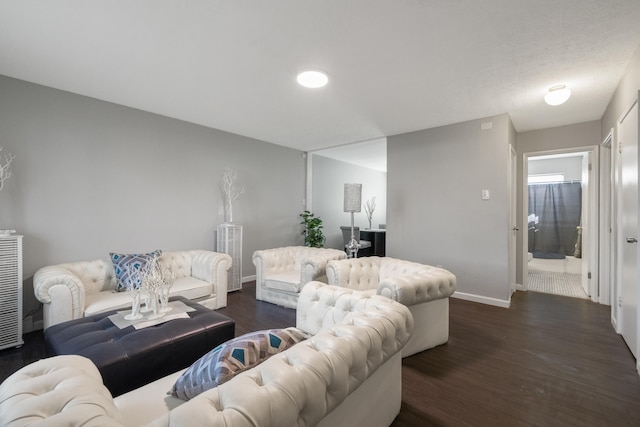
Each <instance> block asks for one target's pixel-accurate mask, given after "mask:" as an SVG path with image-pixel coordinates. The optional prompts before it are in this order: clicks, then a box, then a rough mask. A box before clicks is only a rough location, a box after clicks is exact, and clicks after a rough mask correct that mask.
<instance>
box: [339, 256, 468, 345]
mask: <svg viewBox="0 0 640 427" xmlns="http://www.w3.org/2000/svg"><path fill="white" fill-rule="evenodd" d="M327 278H328V281H329V284H330V285H335V286H342V287H345V288H350V289H354V290H357V291H363V292H367V293H369V294H378V295H382V296H385V297H387V298H391V299H393V300H395V301H398V302H400V303H402V304H404V305H406V306H408V307H409V311H411V314H412V315H413V318H414V321H415V330H414V333H413V336H412V337H411V339H410V340H409V342H408V343H407V345H406V346H405V347H404V349H403V350H402V357H407V356H411V355H412V354H415V353H418V352H420V351H423V350H427V349H429V348H432V347H435V346H437V345H440V344H444V343H446V342H447V341H448V340H449V296H451V294H453V292H454V291H455V288H456V276H454V275H453V274H452V273H451V272H449V271H447V270H445V269H443V268H438V267H432V266H430V265H425V264H419V263H415V262H410V261H404V260H399V259H395V258H389V257H364V258H353V259H345V260H340V261H329V263H327Z"/></svg>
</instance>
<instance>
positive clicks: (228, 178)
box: [220, 168, 244, 223]
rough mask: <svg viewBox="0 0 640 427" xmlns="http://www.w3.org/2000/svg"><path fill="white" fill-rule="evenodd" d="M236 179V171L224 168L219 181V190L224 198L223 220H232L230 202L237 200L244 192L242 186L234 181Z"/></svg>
mask: <svg viewBox="0 0 640 427" xmlns="http://www.w3.org/2000/svg"><path fill="white" fill-rule="evenodd" d="M237 181H238V173H237V172H236V171H235V170H233V169H230V168H225V170H224V173H223V174H222V181H220V191H222V198H223V199H224V213H225V215H224V217H225V222H229V223H230V222H233V207H232V202H233V201H234V200H238V199H239V198H240V196H242V195H243V194H244V186H240V187H238V186H237V185H236V182H237Z"/></svg>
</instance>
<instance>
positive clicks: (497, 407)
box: [0, 282, 640, 427]
mask: <svg viewBox="0 0 640 427" xmlns="http://www.w3.org/2000/svg"><path fill="white" fill-rule="evenodd" d="M254 295H255V283H253V282H252V283H245V284H244V286H243V290H242V291H237V292H234V293H232V294H230V295H229V302H228V306H227V307H226V308H224V309H221V310H219V311H220V312H221V313H224V314H226V315H228V316H230V317H232V318H233V319H235V321H236V335H241V334H244V333H246V332H249V331H253V330H258V329H267V328H276V327H284V326H290V325H294V324H295V311H294V310H291V309H286V308H282V307H278V306H275V305H272V304H269V303H262V302H256V300H255V297H254ZM450 301H451V304H450V305H451V306H450V322H451V327H450V338H449V342H448V343H447V344H445V345H442V346H439V347H436V348H434V349H431V350H429V351H425V352H422V353H419V354H416V355H414V356H411V357H409V358H406V359H404V361H403V393H402V394H403V398H402V409H401V412H400V415H399V416H398V417H397V418H396V420H395V421H394V423H393V426H397V427H403V426H574V425H575V426H640V379H639V376H638V373H637V372H636V370H635V361H634V359H633V357H632V355H631V353H630V352H629V350H628V348H627V347H626V345H625V343H624V341H623V340H622V338H621V337H620V336H619V335H617V334H616V333H615V331H614V330H613V328H612V326H611V322H610V309H609V307H606V306H601V305H598V304H595V303H592V302H590V301H588V300H582V299H577V298H569V297H561V296H555V295H547V294H538V293H533V292H529V293H523V292H518V293H517V294H516V295H515V296H514V298H513V302H512V306H511V308H510V309H504V308H498V307H492V306H487V305H483V304H477V303H473V302H469V301H463V300H458V299H455V298H452V299H451V300H450ZM41 357H43V340H42V331H36V332H32V333H30V334H26V335H25V345H24V346H23V347H22V348H21V349H7V350H2V351H0V380H4V379H5V378H6V377H7V376H8V375H10V374H11V373H12V372H14V371H15V370H17V369H19V368H20V367H21V366H24V365H25V364H27V363H30V362H32V361H34V360H37V359H39V358H41Z"/></svg>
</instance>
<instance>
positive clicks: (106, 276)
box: [33, 250, 231, 329]
mask: <svg viewBox="0 0 640 427" xmlns="http://www.w3.org/2000/svg"><path fill="white" fill-rule="evenodd" d="M159 262H160V265H161V266H165V265H170V266H171V268H172V270H173V271H174V272H175V274H176V279H175V281H174V283H173V286H172V287H171V293H170V296H177V295H180V296H183V297H185V298H188V299H191V300H195V301H198V302H201V303H203V304H204V305H206V306H207V307H209V308H211V309H216V308H221V307H226V306H227V280H228V270H229V268H230V267H231V257H230V256H229V255H227V254H222V253H217V252H211V251H205V250H191V251H178V252H165V253H163V254H162V255H161V256H160V257H159ZM116 287H117V279H116V276H115V270H114V267H113V263H112V262H111V260H109V259H98V260H93V261H79V262H72V263H66V264H58V265H52V266H48V267H43V268H41V269H39V270H38V271H36V274H35V275H34V276H33V291H34V293H35V296H36V298H37V299H38V301H40V302H41V303H42V306H43V323H44V325H43V326H44V329H46V328H48V327H49V326H52V325H55V324H57V323H61V322H64V321H67V320H72V319H77V318H80V317H85V316H91V315H93V314H97V313H102V312H105V311H109V310H115V309H120V308H123V309H124V308H127V307H131V297H130V296H129V295H128V294H127V292H116Z"/></svg>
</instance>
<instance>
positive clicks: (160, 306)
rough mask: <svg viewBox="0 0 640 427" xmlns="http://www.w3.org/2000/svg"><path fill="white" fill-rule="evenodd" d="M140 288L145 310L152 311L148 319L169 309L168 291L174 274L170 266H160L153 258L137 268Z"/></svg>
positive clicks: (154, 317) (158, 315)
mask: <svg viewBox="0 0 640 427" xmlns="http://www.w3.org/2000/svg"><path fill="white" fill-rule="evenodd" d="M138 274H139V275H140V282H141V285H140V287H141V289H142V292H144V293H145V294H146V295H147V297H148V299H147V307H146V310H147V311H153V314H152V315H151V316H149V319H150V320H152V319H157V318H159V317H162V316H164V315H165V313H166V312H168V311H169V310H171V308H169V291H170V289H171V286H172V285H173V281H174V279H175V276H174V274H173V272H172V269H171V268H170V267H165V268H162V266H161V265H160V263H159V262H158V258H153V260H152V261H150V262H149V263H147V265H146V266H145V267H143V268H142V269H141V270H138Z"/></svg>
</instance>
